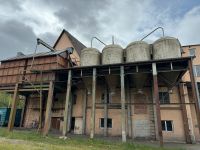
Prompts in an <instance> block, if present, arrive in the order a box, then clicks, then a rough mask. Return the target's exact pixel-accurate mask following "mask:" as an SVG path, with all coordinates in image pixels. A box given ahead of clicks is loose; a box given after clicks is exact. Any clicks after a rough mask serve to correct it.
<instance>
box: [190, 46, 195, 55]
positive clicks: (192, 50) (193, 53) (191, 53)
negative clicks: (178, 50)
mask: <svg viewBox="0 0 200 150" xmlns="http://www.w3.org/2000/svg"><path fill="white" fill-rule="evenodd" d="M195 51H196V48H191V49H189V53H190V56H195Z"/></svg>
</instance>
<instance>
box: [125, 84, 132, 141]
mask: <svg viewBox="0 0 200 150" xmlns="http://www.w3.org/2000/svg"><path fill="white" fill-rule="evenodd" d="M126 96H127V98H126V99H127V102H128V105H127V107H128V108H127V111H128V115H127V116H128V117H127V118H128V136H129V137H130V138H133V136H132V132H133V131H132V112H131V93H130V87H129V81H128V82H127V85H126Z"/></svg>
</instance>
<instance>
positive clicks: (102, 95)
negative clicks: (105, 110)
mask: <svg viewBox="0 0 200 150" xmlns="http://www.w3.org/2000/svg"><path fill="white" fill-rule="evenodd" d="M106 98H107V103H110V101H109V94H107V95H106ZM104 99H105V93H102V94H101V102H102V103H105V102H104Z"/></svg>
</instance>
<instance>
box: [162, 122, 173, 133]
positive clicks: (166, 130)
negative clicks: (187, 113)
mask: <svg viewBox="0 0 200 150" xmlns="http://www.w3.org/2000/svg"><path fill="white" fill-rule="evenodd" d="M162 122H164V123H165V129H164V130H163V128H162V131H165V132H174V124H173V120H161V127H162ZM167 122H171V126H172V130H168V129H167Z"/></svg>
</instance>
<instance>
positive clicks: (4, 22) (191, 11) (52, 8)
mask: <svg viewBox="0 0 200 150" xmlns="http://www.w3.org/2000/svg"><path fill="white" fill-rule="evenodd" d="M0 18H1V19H0V52H1V53H0V60H1V59H4V58H7V57H12V56H15V55H16V53H17V52H19V51H21V52H23V53H25V54H28V53H33V52H34V49H35V45H36V38H37V37H40V38H41V39H43V40H44V41H46V42H47V43H49V44H50V45H53V44H54V42H55V40H56V38H57V37H58V36H59V34H60V32H61V31H62V29H63V28H65V29H66V30H68V31H69V32H70V33H71V34H73V35H74V36H75V37H76V38H77V39H79V40H80V41H81V42H82V43H83V44H85V45H86V46H90V39H91V37H92V36H97V37H99V38H100V39H101V40H102V41H104V42H105V43H107V44H109V43H111V39H112V36H114V37H115V42H116V43H118V44H120V45H122V47H126V45H127V44H128V43H130V42H132V41H136V40H140V39H141V38H142V37H143V36H145V35H146V34H148V33H149V32H150V31H151V30H153V29H154V28H156V27H158V26H162V27H164V29H165V34H166V35H168V36H174V37H177V38H179V40H180V42H181V44H182V45H187V44H199V43H200V1H199V0H123V1H122V0H34V1H33V0H23V1H22V0H0ZM160 36H162V34H161V32H160V31H157V32H156V33H155V34H153V35H151V36H150V37H148V38H147V39H146V41H147V42H149V43H152V42H153V41H154V40H156V39H157V38H159V37H160ZM94 45H95V46H96V47H98V48H99V49H102V46H101V45H99V44H98V43H97V42H95V43H94ZM42 49H43V48H42V47H39V48H38V51H42Z"/></svg>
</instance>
